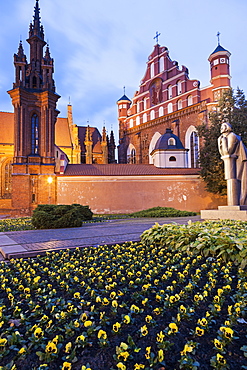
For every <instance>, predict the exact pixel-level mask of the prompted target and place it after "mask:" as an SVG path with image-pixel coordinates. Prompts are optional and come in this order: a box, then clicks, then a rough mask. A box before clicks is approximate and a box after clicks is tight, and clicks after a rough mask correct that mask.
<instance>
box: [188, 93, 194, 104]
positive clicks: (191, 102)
mask: <svg viewBox="0 0 247 370" xmlns="http://www.w3.org/2000/svg"><path fill="white" fill-rule="evenodd" d="M187 102H188V106H190V105H192V104H193V98H192V95H189V96H188V98H187Z"/></svg>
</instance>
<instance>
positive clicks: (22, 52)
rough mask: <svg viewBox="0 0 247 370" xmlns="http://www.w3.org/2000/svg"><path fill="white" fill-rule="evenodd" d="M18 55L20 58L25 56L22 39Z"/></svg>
mask: <svg viewBox="0 0 247 370" xmlns="http://www.w3.org/2000/svg"><path fill="white" fill-rule="evenodd" d="M17 55H18V57H19V58H23V57H25V54H24V49H23V46H22V41H21V40H20V43H19V48H18V53H17Z"/></svg>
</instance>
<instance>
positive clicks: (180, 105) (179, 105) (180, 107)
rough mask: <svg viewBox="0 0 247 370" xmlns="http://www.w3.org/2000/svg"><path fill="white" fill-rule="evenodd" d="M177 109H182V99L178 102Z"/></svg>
mask: <svg viewBox="0 0 247 370" xmlns="http://www.w3.org/2000/svg"><path fill="white" fill-rule="evenodd" d="M178 109H182V99H179V100H178Z"/></svg>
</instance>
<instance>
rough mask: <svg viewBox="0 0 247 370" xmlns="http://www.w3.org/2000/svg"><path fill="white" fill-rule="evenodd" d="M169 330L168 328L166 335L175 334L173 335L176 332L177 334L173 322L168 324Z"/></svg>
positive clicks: (176, 328)
mask: <svg viewBox="0 0 247 370" xmlns="http://www.w3.org/2000/svg"><path fill="white" fill-rule="evenodd" d="M169 328H170V330H169V331H168V334H175V333H177V332H178V327H177V325H176V324H175V322H171V323H170V324H169Z"/></svg>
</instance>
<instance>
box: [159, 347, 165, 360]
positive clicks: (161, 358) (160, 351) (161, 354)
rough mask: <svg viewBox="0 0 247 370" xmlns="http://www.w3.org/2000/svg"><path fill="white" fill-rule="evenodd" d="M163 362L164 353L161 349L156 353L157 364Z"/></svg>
mask: <svg viewBox="0 0 247 370" xmlns="http://www.w3.org/2000/svg"><path fill="white" fill-rule="evenodd" d="M163 360H164V352H163V349H160V350H159V351H158V362H162V361H163Z"/></svg>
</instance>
